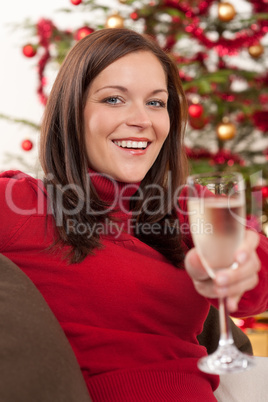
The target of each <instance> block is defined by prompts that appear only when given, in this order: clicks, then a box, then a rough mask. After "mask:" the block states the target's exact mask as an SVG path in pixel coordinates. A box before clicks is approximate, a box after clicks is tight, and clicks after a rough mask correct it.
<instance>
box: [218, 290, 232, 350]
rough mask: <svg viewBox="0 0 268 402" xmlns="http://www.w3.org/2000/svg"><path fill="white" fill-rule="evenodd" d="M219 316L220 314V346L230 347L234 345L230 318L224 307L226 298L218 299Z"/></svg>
mask: <svg viewBox="0 0 268 402" xmlns="http://www.w3.org/2000/svg"><path fill="white" fill-rule="evenodd" d="M219 314H220V340H219V344H220V346H225V345H232V344H233V343H234V339H233V335H232V331H231V327H230V317H229V314H228V310H227V306H226V298H225V297H224V298H220V299H219Z"/></svg>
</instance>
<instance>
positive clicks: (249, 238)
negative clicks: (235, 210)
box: [235, 230, 260, 264]
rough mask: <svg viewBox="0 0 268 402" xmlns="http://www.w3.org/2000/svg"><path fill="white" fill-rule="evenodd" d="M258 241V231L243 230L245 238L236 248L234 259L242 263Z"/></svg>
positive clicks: (254, 248)
mask: <svg viewBox="0 0 268 402" xmlns="http://www.w3.org/2000/svg"><path fill="white" fill-rule="evenodd" d="M259 241H260V236H259V234H258V233H256V232H253V230H246V232H245V238H244V240H243V243H242V244H241V246H240V247H239V248H238V250H237V251H236V253H235V260H236V261H237V262H238V263H239V264H243V263H244V262H245V261H246V260H247V258H248V256H249V255H250V253H251V252H252V251H253V250H256V248H257V247H258V244H259Z"/></svg>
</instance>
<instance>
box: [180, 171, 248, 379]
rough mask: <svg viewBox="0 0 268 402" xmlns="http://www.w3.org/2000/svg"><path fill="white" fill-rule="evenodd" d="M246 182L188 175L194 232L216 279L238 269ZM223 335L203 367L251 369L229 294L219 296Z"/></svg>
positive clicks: (208, 369) (217, 175) (229, 176)
mask: <svg viewBox="0 0 268 402" xmlns="http://www.w3.org/2000/svg"><path fill="white" fill-rule="evenodd" d="M244 189H245V183H244V180H243V178H242V176H241V174H239V173H230V172H219V173H217V172H216V173H214V172H213V173H204V174H197V175H192V176H189V177H188V178H187V190H188V201H187V203H188V213H189V222H190V228H191V233H192V237H193V241H194V244H195V246H196V249H197V252H198V254H199V257H200V259H201V261H202V263H203V265H204V267H205V268H206V270H207V272H208V274H209V275H210V277H211V278H212V279H213V278H215V273H216V272H217V271H218V270H220V269H224V268H230V269H236V268H238V263H237V262H235V259H234V255H235V252H236V250H237V249H238V247H239V245H240V244H241V242H242V241H243V238H244V235H245V191H244ZM219 314H220V339H219V345H218V348H217V350H216V351H215V352H214V353H212V354H211V355H208V356H206V357H203V358H201V359H200V360H199V361H198V367H199V369H200V370H201V371H204V372H206V373H211V374H224V373H232V372H237V371H243V370H246V369H249V368H250V367H252V366H253V365H254V358H253V357H252V356H249V355H246V354H244V353H241V352H240V351H239V350H238V349H237V348H236V346H235V345H234V340H233V336H232V332H231V329H230V325H229V324H230V322H229V320H230V318H229V316H228V311H227V307H226V298H219Z"/></svg>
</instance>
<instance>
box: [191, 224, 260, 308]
mask: <svg viewBox="0 0 268 402" xmlns="http://www.w3.org/2000/svg"><path fill="white" fill-rule="evenodd" d="M258 243H259V235H258V234H257V233H255V232H253V231H252V230H246V235H245V239H244V241H243V243H242V244H241V246H240V247H239V249H238V250H237V252H236V255H235V260H236V261H237V263H238V267H237V269H222V270H220V271H218V272H217V273H216V276H215V278H214V279H213V280H212V279H211V278H210V277H209V275H208V273H207V272H206V270H205V268H204V266H203V265H202V263H201V261H200V258H199V256H198V254H197V251H196V248H193V249H191V250H190V251H189V252H188V253H187V255H186V258H185V268H186V270H187V272H188V274H189V275H190V277H191V278H192V280H193V283H194V286H195V288H196V290H197V292H198V293H200V294H201V295H202V296H205V297H208V298H215V297H217V298H218V297H227V308H228V310H229V312H235V311H236V310H237V306H238V303H239V300H240V299H241V297H242V295H243V294H244V292H246V291H247V290H250V289H253V288H254V287H255V286H256V285H257V283H258V281H259V278H258V271H259V270H260V266H261V264H260V261H259V258H258V256H257V253H256V248H257V246H258Z"/></svg>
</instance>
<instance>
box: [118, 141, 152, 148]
mask: <svg viewBox="0 0 268 402" xmlns="http://www.w3.org/2000/svg"><path fill="white" fill-rule="evenodd" d="M113 143H114V144H115V145H117V146H118V147H120V148H127V149H146V148H147V147H148V146H149V144H150V142H149V141H131V140H123V141H113Z"/></svg>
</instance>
